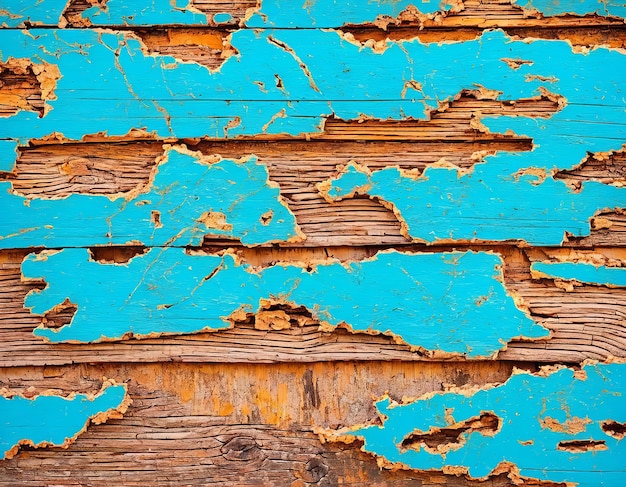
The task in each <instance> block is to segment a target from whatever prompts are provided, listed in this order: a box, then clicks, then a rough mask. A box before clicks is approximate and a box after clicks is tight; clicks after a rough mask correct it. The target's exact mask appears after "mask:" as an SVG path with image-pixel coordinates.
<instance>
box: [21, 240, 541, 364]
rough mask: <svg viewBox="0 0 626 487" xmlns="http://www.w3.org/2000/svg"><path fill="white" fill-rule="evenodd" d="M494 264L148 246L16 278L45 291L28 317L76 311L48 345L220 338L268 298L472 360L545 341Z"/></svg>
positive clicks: (26, 269) (27, 270)
mask: <svg viewBox="0 0 626 487" xmlns="http://www.w3.org/2000/svg"><path fill="white" fill-rule="evenodd" d="M501 265H502V261H501V259H500V258H499V257H498V256H496V255H494V254H490V253H484V252H482V253H471V252H470V253H454V252H453V253H442V254H403V253H398V252H384V253H379V254H377V256H376V257H374V258H372V259H371V260H366V261H363V262H352V263H350V264H346V265H342V264H339V263H329V264H319V265H316V266H314V267H313V269H312V270H311V271H307V270H306V269H303V268H301V267H298V266H294V265H274V266H272V267H268V268H265V269H263V270H260V271H258V272H255V271H254V269H252V268H251V267H250V266H249V265H246V264H242V265H238V264H237V263H236V262H235V260H234V258H233V257H232V256H231V255H229V254H226V255H188V254H186V253H185V252H184V250H182V249H176V248H163V249H157V248H155V249H151V250H150V251H148V252H147V253H146V254H144V255H141V256H137V257H134V258H133V259H131V261H130V262H129V263H127V264H125V265H103V264H100V263H98V262H94V261H92V260H90V259H89V255H88V251H87V250H85V249H65V250H63V251H61V252H58V253H55V254H52V255H47V256H45V257H38V256H36V255H30V256H28V257H27V258H26V259H25V260H24V262H23V264H22V273H23V275H24V276H25V278H27V279H30V278H36V279H40V278H43V279H45V280H46V282H47V283H48V286H47V287H46V288H45V289H44V290H43V291H33V292H31V293H30V294H29V295H28V296H27V298H26V300H25V306H26V307H28V308H30V309H31V311H32V312H33V313H36V314H45V313H46V312H47V311H49V310H50V309H52V308H53V307H54V306H55V305H58V304H60V303H62V302H63V301H64V300H65V299H66V298H69V299H70V301H72V302H73V303H75V304H76V305H77V307H78V311H77V312H76V314H75V316H74V318H73V320H72V322H71V323H70V324H69V325H66V326H64V327H61V328H59V329H49V328H43V327H39V328H37V329H36V330H35V335H37V336H41V337H45V338H46V339H48V340H50V341H52V342H66V341H76V342H93V341H96V340H101V339H120V338H122V337H123V336H124V335H125V334H128V333H132V334H134V336H145V335H150V334H151V333H166V334H181V333H194V332H200V331H203V330H204V331H206V330H219V329H225V328H228V327H229V326H230V323H229V322H228V321H227V317H228V316H229V315H231V314H232V313H233V312H235V311H237V310H244V311H245V312H248V313H254V312H256V311H258V310H260V309H261V304H262V303H261V301H262V300H272V301H275V302H280V303H287V304H292V305H294V306H305V307H306V308H307V309H308V310H309V311H310V312H311V313H312V314H313V316H314V317H316V318H317V319H318V320H320V321H321V322H324V323H326V324H327V325H329V326H332V327H335V326H338V325H340V324H341V323H346V324H347V325H348V326H350V327H351V329H352V330H353V331H355V332H371V333H385V334H392V335H394V336H397V337H400V338H401V339H402V340H403V341H405V342H406V343H408V344H409V345H412V346H413V347H420V348H424V349H427V350H439V351H443V352H448V353H455V354H463V355H466V356H467V357H472V358H476V357H481V356H490V355H493V354H494V353H495V352H497V351H498V350H502V349H503V348H504V347H505V346H506V343H507V342H509V341H510V340H511V339H513V338H515V337H520V336H521V337H527V338H543V337H547V336H548V335H549V333H548V330H546V329H545V328H543V327H542V326H540V325H538V324H536V323H534V322H533V320H531V319H530V318H529V317H528V316H526V315H525V314H524V313H523V312H521V311H520V310H519V309H517V308H516V306H515V303H514V301H513V299H512V298H511V297H510V296H509V295H508V294H507V293H506V291H505V288H504V286H503V285H502V283H501V281H500V280H501V271H500V267H501Z"/></svg>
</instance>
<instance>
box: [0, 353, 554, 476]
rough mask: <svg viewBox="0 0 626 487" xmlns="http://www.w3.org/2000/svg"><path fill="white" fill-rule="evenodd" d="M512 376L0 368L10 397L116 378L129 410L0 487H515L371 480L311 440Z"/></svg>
mask: <svg viewBox="0 0 626 487" xmlns="http://www.w3.org/2000/svg"><path fill="white" fill-rule="evenodd" d="M511 370H512V364H504V363H494V362H492V363H483V364H454V365H452V364H450V365H445V364H429V365H420V364H407V363H397V362H368V363H326V364H321V363H319V364H297V365H290V364H281V365H271V366H270V365H243V364H239V365H219V364H216V365H183V364H154V365H129V364H112V365H102V366H71V367H69V366H68V367H62V368H57V367H44V368H35V369H25V368H12V369H3V370H2V381H1V382H0V386H4V387H10V388H11V390H13V391H15V392H24V391H30V392H31V393H32V392H34V391H40V390H42V389H55V390H60V391H63V390H68V389H72V390H78V391H81V392H92V391H94V390H97V389H98V388H99V387H100V384H101V377H102V376H107V377H123V378H124V380H126V381H127V386H128V391H129V395H130V397H132V399H133V403H132V405H131V406H130V407H129V409H128V411H127V412H126V414H125V416H124V419H121V420H109V421H108V422H107V423H106V424H102V425H97V426H92V427H91V428H90V429H89V430H88V431H87V432H85V433H84V434H83V435H81V436H80V437H79V438H78V439H77V440H76V442H75V443H74V444H73V445H72V446H71V447H70V448H69V449H67V450H62V449H58V448H52V449H48V450H28V449H25V450H24V451H22V452H21V453H19V454H18V455H17V456H16V457H15V458H13V459H11V460H8V461H6V462H4V463H3V466H2V469H1V470H0V485H7V486H9V485H16V482H22V483H27V482H36V483H42V484H54V483H59V482H60V483H63V484H64V485H90V484H91V485H102V484H104V483H107V482H108V483H110V482H113V483H119V484H123V485H145V484H146V483H149V484H151V485H155V484H158V485H224V486H226V485H250V486H252V485H285V486H289V485H294V486H333V485H364V484H367V485H380V486H392V485H393V486H397V485H401V486H402V485H407V486H408V485H433V484H442V485H450V486H472V487H481V486H486V485H489V486H505V485H507V486H508V485H513V483H512V481H511V480H510V479H508V478H507V477H506V476H505V475H500V476H496V477H494V478H491V479H490V480H489V481H488V482H487V483H485V482H477V481H468V480H466V479H465V478H464V477H463V476H455V475H443V474H441V473H437V472H427V473H416V472H410V471H402V470H397V471H390V470H387V469H383V470H381V469H379V467H378V466H377V465H376V462H374V461H372V460H371V458H369V457H368V456H367V455H365V454H364V453H361V452H359V451H358V449H357V448H354V447H348V446H347V445H342V444H341V443H325V444H323V443H321V442H320V440H319V438H318V436H317V434H316V433H315V430H316V429H318V428H337V427H339V426H341V425H345V424H349V423H351V422H369V421H376V413H375V409H374V407H373V402H372V400H373V399H374V398H376V397H380V396H382V395H383V394H384V393H385V392H389V393H390V394H391V396H392V397H395V398H396V399H398V400H399V399H401V397H402V396H418V395H422V394H424V393H427V392H431V391H440V390H442V384H455V385H469V384H472V385H484V384H486V383H489V382H494V381H498V382H501V381H504V380H506V378H507V377H508V376H509V375H510V373H511ZM42 465H45V469H42V468H40V467H41V466H42ZM166 465H167V467H165V466H166ZM529 485H536V484H529ZM548 485H553V484H546V486H548Z"/></svg>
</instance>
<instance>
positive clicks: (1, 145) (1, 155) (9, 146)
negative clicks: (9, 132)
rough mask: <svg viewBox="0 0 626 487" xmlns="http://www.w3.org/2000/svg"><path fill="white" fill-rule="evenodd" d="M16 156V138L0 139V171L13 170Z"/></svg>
mask: <svg viewBox="0 0 626 487" xmlns="http://www.w3.org/2000/svg"><path fill="white" fill-rule="evenodd" d="M17 156H18V152H17V141H16V140H0V172H11V171H13V170H14V169H15V161H16V160H17Z"/></svg>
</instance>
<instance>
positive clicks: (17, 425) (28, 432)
mask: <svg viewBox="0 0 626 487" xmlns="http://www.w3.org/2000/svg"><path fill="white" fill-rule="evenodd" d="M2 392H4V394H3V395H2V396H0V417H1V418H2V420H0V421H1V423H0V424H1V425H2V427H1V428H0V450H1V452H2V459H6V458H12V457H13V456H15V455H16V454H17V452H18V450H19V448H20V445H30V446H32V447H35V448H41V447H47V446H57V447H58V446H60V447H68V446H69V445H70V444H71V443H73V442H74V441H75V440H76V438H77V437H78V436H79V435H80V434H82V433H83V432H85V430H86V429H87V427H88V426H89V424H90V423H94V424H101V423H104V422H106V421H107V420H109V419H111V418H116V419H119V418H121V417H122V414H124V413H125V412H126V409H127V408H128V405H129V404H130V403H131V400H130V398H129V397H128V394H127V392H126V385H125V384H116V383H115V382H114V381H111V380H105V382H104V385H103V386H102V390H101V391H100V392H99V393H98V394H95V395H88V394H75V393H73V394H70V395H69V396H67V397H61V396H56V395H49V394H45V395H39V396H35V397H32V398H31V397H28V398H27V397H24V396H20V395H15V396H8V393H7V392H6V390H3V391H2Z"/></svg>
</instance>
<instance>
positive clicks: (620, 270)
mask: <svg viewBox="0 0 626 487" xmlns="http://www.w3.org/2000/svg"><path fill="white" fill-rule="evenodd" d="M530 270H531V271H533V272H538V273H540V274H542V276H546V277H548V278H550V279H568V280H576V281H580V282H585V283H589V284H600V285H606V286H611V287H626V267H606V266H594V265H593V264H585V263H580V262H533V263H532V265H531V266H530Z"/></svg>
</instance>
